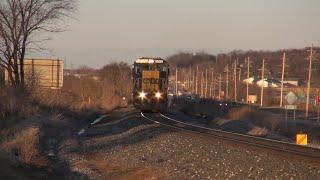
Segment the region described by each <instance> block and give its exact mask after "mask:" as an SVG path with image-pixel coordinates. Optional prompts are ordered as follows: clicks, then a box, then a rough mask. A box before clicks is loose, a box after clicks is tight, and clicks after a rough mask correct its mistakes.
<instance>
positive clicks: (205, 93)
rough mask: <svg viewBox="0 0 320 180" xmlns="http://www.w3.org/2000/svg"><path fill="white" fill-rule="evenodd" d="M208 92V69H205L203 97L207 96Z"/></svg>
mask: <svg viewBox="0 0 320 180" xmlns="http://www.w3.org/2000/svg"><path fill="white" fill-rule="evenodd" d="M207 93H208V69H206V91H205V92H204V97H205V98H207Z"/></svg>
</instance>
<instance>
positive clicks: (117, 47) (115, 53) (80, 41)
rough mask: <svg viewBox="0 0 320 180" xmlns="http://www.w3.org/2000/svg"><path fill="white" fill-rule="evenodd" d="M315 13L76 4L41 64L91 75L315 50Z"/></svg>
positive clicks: (135, 2)
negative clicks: (118, 63)
mask: <svg viewBox="0 0 320 180" xmlns="http://www.w3.org/2000/svg"><path fill="white" fill-rule="evenodd" d="M319 8H320V1H319V0H80V1H79V12H78V13H77V14H76V18H77V20H69V21H68V23H69V24H70V25H69V27H68V29H69V31H67V32H64V33H61V34H59V35H55V36H51V37H52V38H53V40H52V41H50V42H48V43H47V45H48V47H49V49H51V50H52V52H51V53H49V54H47V55H46V56H50V57H61V58H67V59H68V60H69V61H70V62H73V63H74V64H76V65H79V64H87V65H90V66H94V67H99V66H101V65H103V64H105V63H107V62H109V61H112V60H126V61H130V60H133V59H134V58H137V57H139V56H145V55H155V56H158V55H160V56H167V55H168V54H171V53H174V52H176V51H179V50H185V51H200V50H202V49H204V50H206V51H209V52H211V53H214V52H219V51H226V50H232V49H278V48H292V47H304V46H307V45H310V43H312V42H313V43H314V44H315V45H319V42H320V31H319V30H320V21H319V19H318V18H319V17H320V11H319ZM140 53H145V54H140ZM43 56H44V55H43ZM88 59H90V61H88Z"/></svg>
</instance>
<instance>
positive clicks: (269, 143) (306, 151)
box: [141, 113, 320, 161]
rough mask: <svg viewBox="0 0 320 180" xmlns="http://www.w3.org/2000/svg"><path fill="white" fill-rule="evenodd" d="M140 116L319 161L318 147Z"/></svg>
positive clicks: (152, 115)
mask: <svg viewBox="0 0 320 180" xmlns="http://www.w3.org/2000/svg"><path fill="white" fill-rule="evenodd" d="M141 116H142V117H143V118H145V119H147V120H150V121H153V122H155V123H158V124H161V125H163V126H166V127H169V128H173V129H178V130H181V131H187V132H189V133H196V134H200V135H204V136H209V137H214V138H218V139H223V140H227V141H233V142H237V143H241V144H246V145H250V146H255V147H260V148H263V149H267V150H274V151H277V152H282V153H286V154H293V155H297V156H300V157H303V158H309V159H312V160H315V161H320V149H316V148H312V147H305V146H299V145H296V144H292V143H287V142H281V141H277V140H271V139H266V138H261V137H255V136H250V135H244V134H239V133H232V132H227V131H222V130H218V129H212V128H206V127H201V126H197V125H194V124H190V123H185V122H181V121H179V120H176V119H174V118H171V117H168V116H167V115H165V114H161V113H141Z"/></svg>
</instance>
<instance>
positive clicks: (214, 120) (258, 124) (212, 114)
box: [176, 101, 320, 147]
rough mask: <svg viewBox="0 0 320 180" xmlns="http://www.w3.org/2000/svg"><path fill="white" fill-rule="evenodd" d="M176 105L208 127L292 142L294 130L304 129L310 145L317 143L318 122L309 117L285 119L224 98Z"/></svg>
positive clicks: (295, 131) (318, 134)
mask: <svg viewBox="0 0 320 180" xmlns="http://www.w3.org/2000/svg"><path fill="white" fill-rule="evenodd" d="M176 107H177V109H179V111H180V112H183V113H184V114H186V115H188V116H191V117H194V119H195V121H198V122H201V123H203V124H204V125H206V126H210V127H212V128H219V129H222V130H226V131H231V132H237V133H242V134H248V135H254V136H261V137H267V138H271V139H276V140H283V141H288V142H294V141H295V136H296V134H297V133H307V134H308V139H309V142H310V146H313V147H319V144H320V143H319V139H320V125H319V124H316V123H314V122H311V121H299V120H296V121H286V120H285V118H284V117H283V115H281V114H277V113H271V112H268V111H265V110H260V109H258V108H253V107H248V106H240V105H236V104H230V103H229V104H228V103H226V102H214V101H207V102H201V103H188V104H176Z"/></svg>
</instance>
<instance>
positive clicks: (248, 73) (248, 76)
mask: <svg viewBox="0 0 320 180" xmlns="http://www.w3.org/2000/svg"><path fill="white" fill-rule="evenodd" d="M247 66H248V67H247V68H248V70H247V103H249V78H250V58H249V57H248V64H247Z"/></svg>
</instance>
